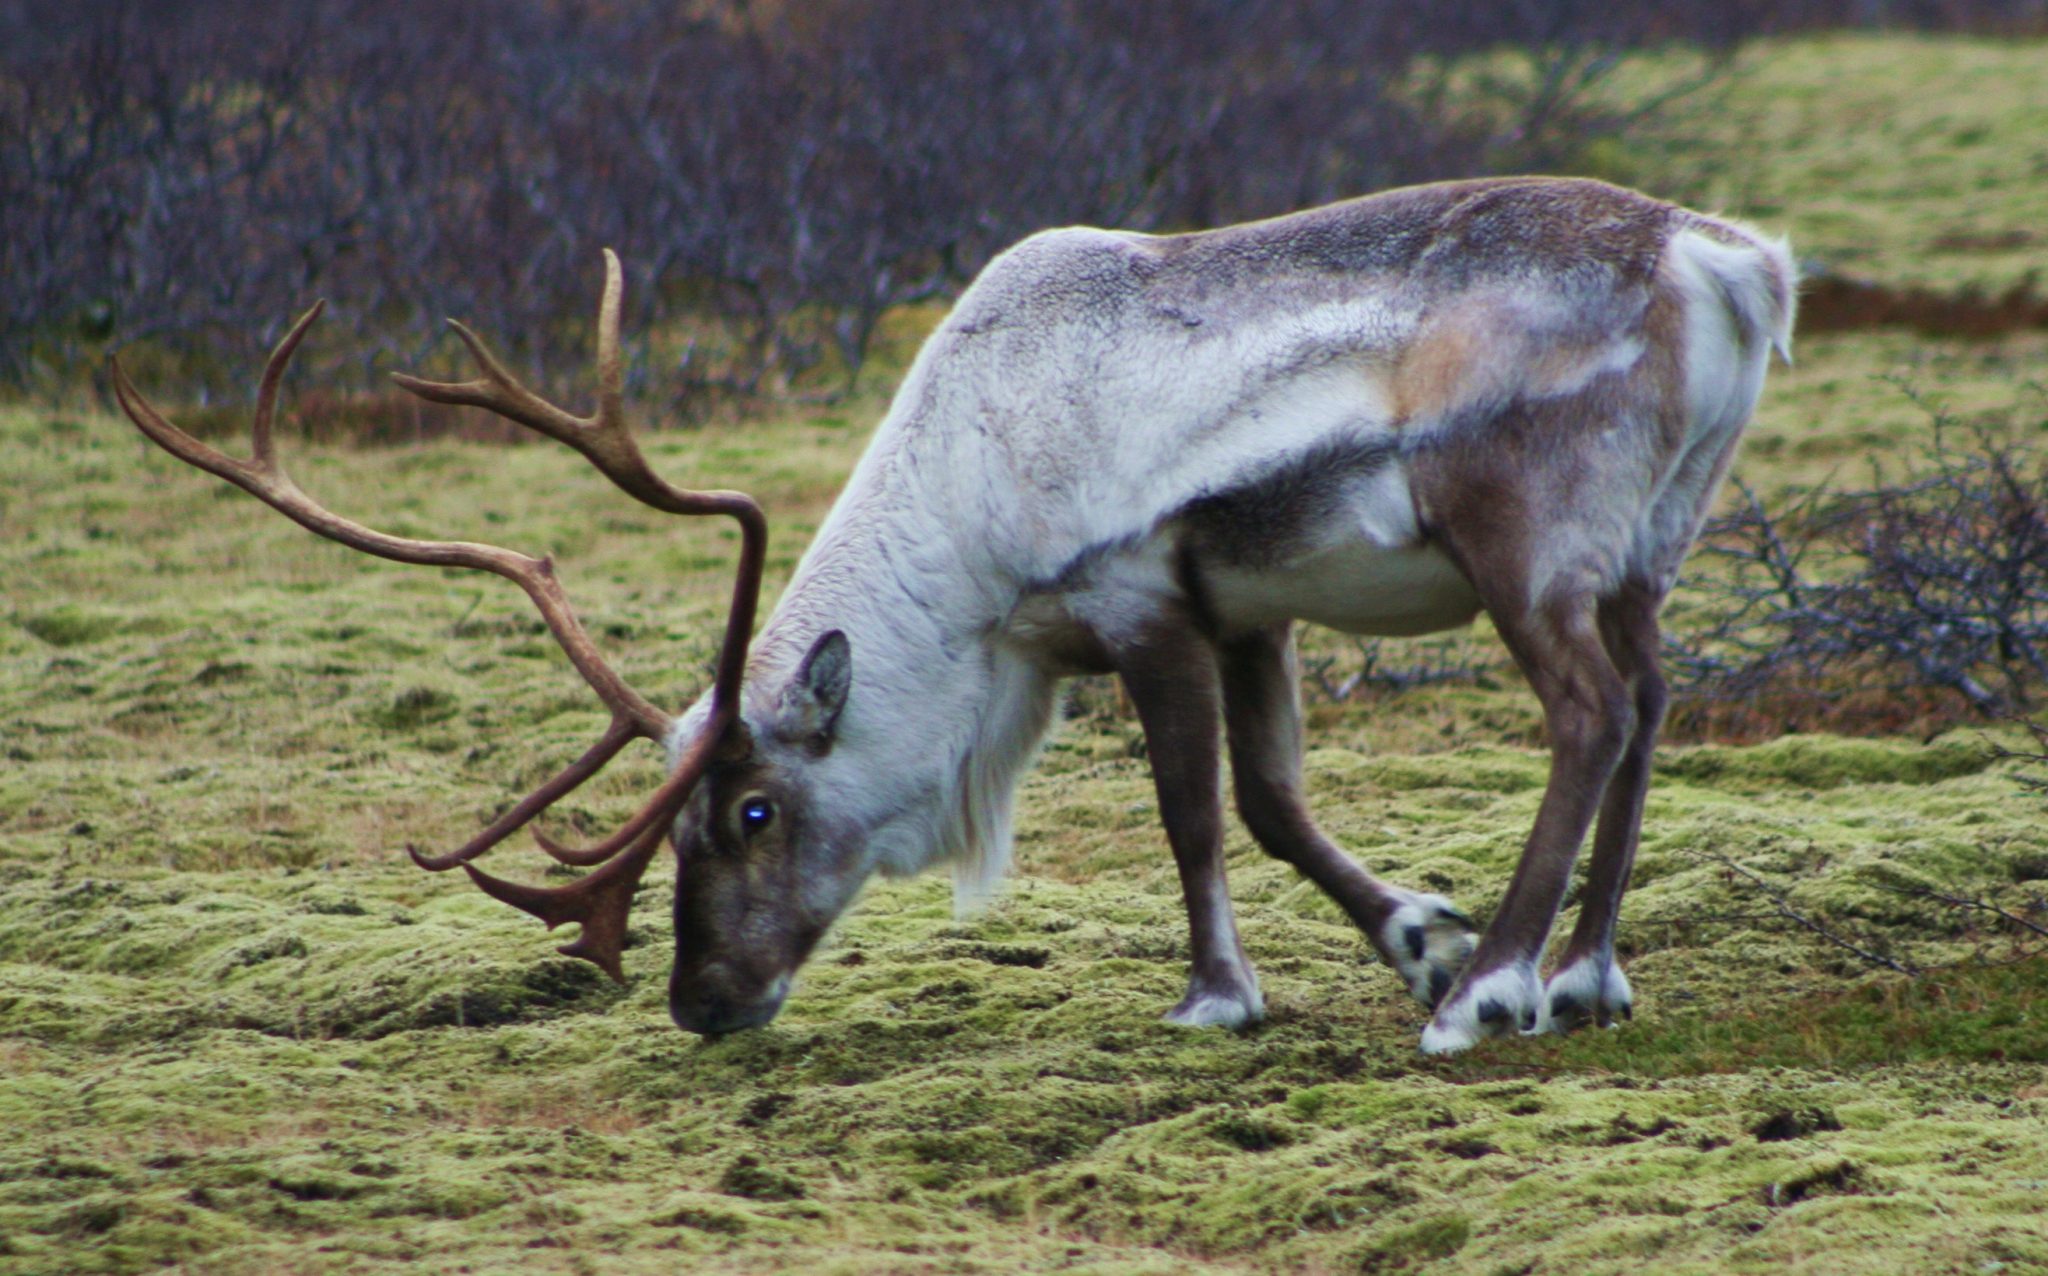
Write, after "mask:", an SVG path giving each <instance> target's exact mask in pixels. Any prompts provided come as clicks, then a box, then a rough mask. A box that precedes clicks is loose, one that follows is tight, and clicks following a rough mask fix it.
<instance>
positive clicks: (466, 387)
mask: <svg viewBox="0 0 2048 1276" xmlns="http://www.w3.org/2000/svg"><path fill="white" fill-rule="evenodd" d="M624 290H625V274H624V270H623V269H622V268H621V267H620V265H619V255H618V254H617V253H615V252H613V251H612V250H611V249H609V248H607V249H605V250H604V295H603V297H602V299H601V300H600V301H599V302H598V307H597V356H596V362H597V411H596V412H595V413H593V414H592V415H590V416H587V417H583V416H577V415H575V414H574V413H572V412H568V411H565V410H564V409H562V408H560V407H557V406H556V405H555V404H553V403H550V402H548V401H547V400H546V399H543V398H542V397H540V396H539V395H538V394H535V393H534V392H533V391H532V390H529V389H527V388H526V386H525V385H524V384H522V383H521V382H520V380H519V379H518V378H517V377H515V376H513V375H512V373H511V372H510V371H508V370H507V369H506V367H505V365H504V364H503V363H502V362H500V361H499V359H498V357H497V356H496V355H495V354H493V353H492V352H491V349H490V347H489V346H487V345H485V344H484V340H483V338H482V337H479V336H478V335H477V334H476V333H475V332H473V331H471V330H470V328H469V327H468V325H466V324H464V323H462V322H461V321H459V320H455V319H450V320H449V321H448V326H449V327H450V328H453V329H454V330H455V335H456V336H458V337H460V338H462V344H463V345H465V346H467V347H469V353H470V355H471V356H472V357H473V358H474V359H475V360H476V362H477V367H478V368H479V370H481V372H482V373H483V375H482V376H480V377H477V378H474V379H472V380H469V381H428V380H425V379H423V378H420V377H415V376H409V375H407V374H405V373H402V372H401V373H394V374H392V380H394V381H396V382H397V383H398V384H399V385H400V386H401V387H403V388H404V389H406V390H409V391H411V392H412V393H414V394H417V395H419V396H420V397H421V398H423V399H428V400H431V401H433V402H435V403H452V404H457V405H460V406H464V407H475V408H483V409H485V410H486V411H490V412H495V413H497V414H498V415H499V416H502V417H504V418H506V419H507V420H510V421H516V422H518V423H519V424H520V425H523V426H526V427H527V428H528V429H530V430H536V431H538V432H540V433H542V434H545V435H547V436H548V437H549V438H551V439H555V440H557V441H559V442H562V443H566V444H568V445H569V446H570V447H572V448H575V449H576V450H577V451H578V452H581V453H582V454H583V455H584V456H585V457H586V458H587V459H588V460H589V461H590V463H591V464H592V465H595V466H596V467H597V468H598V470H599V471H600V472H601V473H602V474H604V476H605V477H606V478H608V479H610V480H611V481H612V482H613V483H615V484H616V485H617V486H618V487H619V489H620V490H621V491H623V492H625V493H626V494H627V495H629V496H631V497H633V498H634V499H635V500H638V501H641V502H644V503H645V504H648V505H652V506H653V507H654V508H656V509H658V510H662V511H664V512H665V513H669V514H729V515H732V516H733V517H735V518H739V517H742V515H741V513H740V510H739V506H740V505H741V503H744V504H745V505H747V506H752V505H753V500H752V498H751V497H748V496H746V495H744V494H742V493H739V492H727V491H708V492H692V491H687V490H685V489H682V488H678V487H676V486H674V485H672V484H670V483H669V482H668V481H667V480H665V479H663V478H662V477H661V476H660V475H658V474H656V473H655V472H654V471H653V469H651V468H650V467H649V466H648V464H647V458H646V457H645V456H643V455H642V454H641V452H640V445H639V444H638V443H637V442H635V441H634V439H633V434H632V431H631V429H630V428H628V426H627V423H626V414H625V406H624V404H625V391H624V384H625V364H624V360H623V359H622V358H621V357H620V354H619V309H620V303H621V299H622V297H623V295H624Z"/></svg>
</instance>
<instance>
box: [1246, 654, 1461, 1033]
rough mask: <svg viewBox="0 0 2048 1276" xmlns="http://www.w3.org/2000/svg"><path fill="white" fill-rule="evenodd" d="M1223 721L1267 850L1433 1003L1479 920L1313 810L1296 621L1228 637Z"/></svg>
mask: <svg viewBox="0 0 2048 1276" xmlns="http://www.w3.org/2000/svg"><path fill="white" fill-rule="evenodd" d="M1222 662H1223V721H1224V724H1225V729H1226V731H1227V732H1228V735H1229V738H1230V773H1231V776H1232V777H1233V778H1234V779H1235V780H1236V784H1237V810H1238V814H1239V815H1241V816H1242V817H1243V818H1244V823H1245V827H1246V828H1248V829H1250V830H1251V834H1252V837H1253V838H1254V839H1256V840H1257V841H1258V843H1259V845H1260V846H1262V847H1264V848H1265V849H1266V852H1267V854H1269V855H1272V856H1274V857H1275V858H1277V859H1279V860H1282V861H1284V862H1285V863H1288V864H1291V865H1293V866H1294V867H1295V869H1296V870H1298V871H1299V872H1300V873H1301V874H1302V875H1303V876H1305V877H1307V878H1308V879H1309V880H1310V881H1312V882H1314V883H1315V884H1316V885H1317V886H1320V887H1321V888H1322V889H1323V891H1324V893H1326V894H1327V895H1329V897H1330V898H1331V899H1333V900H1335V901H1336V902H1337V903H1338V905H1339V906H1340V907H1342V908H1343V909H1344V911H1345V913H1346V914H1347V915H1349V916H1350V918H1351V920H1352V921H1353V922H1354V923H1356V924H1357V926H1358V928H1359V929H1360V930H1362V931H1364V932H1365V934H1366V938H1367V939H1369V940H1370V941H1371V943H1372V946H1373V948H1374V949H1375V950H1377V951H1378V953H1379V955H1380V959H1381V960H1382V961H1384V962H1386V963H1387V965H1389V966H1391V967H1393V968H1394V971H1395V973H1396V974H1398V975H1400V977H1401V982H1402V983H1404V984H1406V985H1407V986H1408V991H1409V993H1410V994H1411V995H1413V996H1414V998H1415V999H1416V1000H1417V1001H1419V1002H1421V1003H1422V1004H1423V1005H1425V1006H1428V1007H1430V1008H1431V1009H1434V1008H1435V1007H1436V1004H1437V1002H1439V1001H1441V1000H1442V999H1443V996H1444V994H1445V993H1446V992H1448V991H1450V987H1451V982H1452V981H1453V980H1454V979H1456V978H1457V976H1458V972H1459V971H1460V970H1462V969H1464V966H1465V959H1466V957H1467V956H1469V955H1470V954H1471V952H1472V944H1473V940H1474V939H1475V938H1476V937H1475V936H1474V935H1473V933H1472V921H1471V919H1470V918H1468V917H1466V916H1465V914H1463V913H1461V912H1459V911H1458V909H1457V907H1456V906H1455V905H1453V904H1452V903H1451V901H1449V900H1447V899H1445V898H1444V897H1443V896H1441V895H1426V894H1423V893H1421V892H1419V891H1411V890H1403V889H1402V888H1401V887H1398V886H1392V885H1389V884H1388V883H1386V882H1382V881H1380V880H1379V879H1377V878H1375V877H1374V876H1373V875H1372V874H1370V873H1368V872H1366V871H1365V869H1363V868H1362V867H1360V866H1359V864H1358V862H1357V861H1356V860H1354V859H1352V858H1351V857H1350V856H1349V855H1346V854H1345V853H1344V852H1343V851H1341V850H1339V849H1338V848H1337V845H1336V844H1335V843H1334V842H1332V841H1330V839H1329V838H1328V837H1326V836H1325V835H1324V834H1323V831H1322V830H1321V829H1320V828H1317V827H1316V822H1315V818H1314V817H1313V816H1312V815H1310V814H1309V809H1308V802H1307V799H1306V798H1305V797H1304V796H1303V793H1302V780H1301V751H1302V730H1301V690H1300V688H1301V661H1300V657H1299V655H1298V654H1297V653H1296V650H1295V645H1294V626H1293V625H1292V624H1291V623H1281V624H1278V625H1269V626H1266V627H1264V628H1260V629H1255V630H1252V631H1251V632H1249V633H1246V634H1243V635H1241V636H1239V637H1236V638H1233V639H1231V640H1229V641H1227V642H1225V643H1224V644H1223V645H1222Z"/></svg>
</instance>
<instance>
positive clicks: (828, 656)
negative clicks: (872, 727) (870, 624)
mask: <svg viewBox="0 0 2048 1276" xmlns="http://www.w3.org/2000/svg"><path fill="white" fill-rule="evenodd" d="M852 687H853V645H852V644H851V643H849V642H847V641H846V635H845V634H843V633H841V632H840V631H839V630H837V629H828V630H826V631H825V632H824V633H823V634H822V635H820V636H819V638H818V641H816V642H814V643H812V644H811V650H810V654H809V655H807V656H805V657H804V662H803V664H801V665H799V666H797V671H796V677H795V678H794V679H793V680H792V681H791V682H790V684H789V689H788V690H787V691H784V692H783V693H782V713H783V723H782V729H783V733H784V734H787V735H790V736H794V737H796V738H798V739H801V740H808V741H811V742H813V743H814V744H815V745H816V746H818V747H820V748H823V747H829V746H830V745H831V743H832V733H833V730H834V729H835V728H836V727H837V726H838V724H839V711H840V710H841V709H844V708H845V707H846V693H847V692H848V691H849V690H851V689H852Z"/></svg>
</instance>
